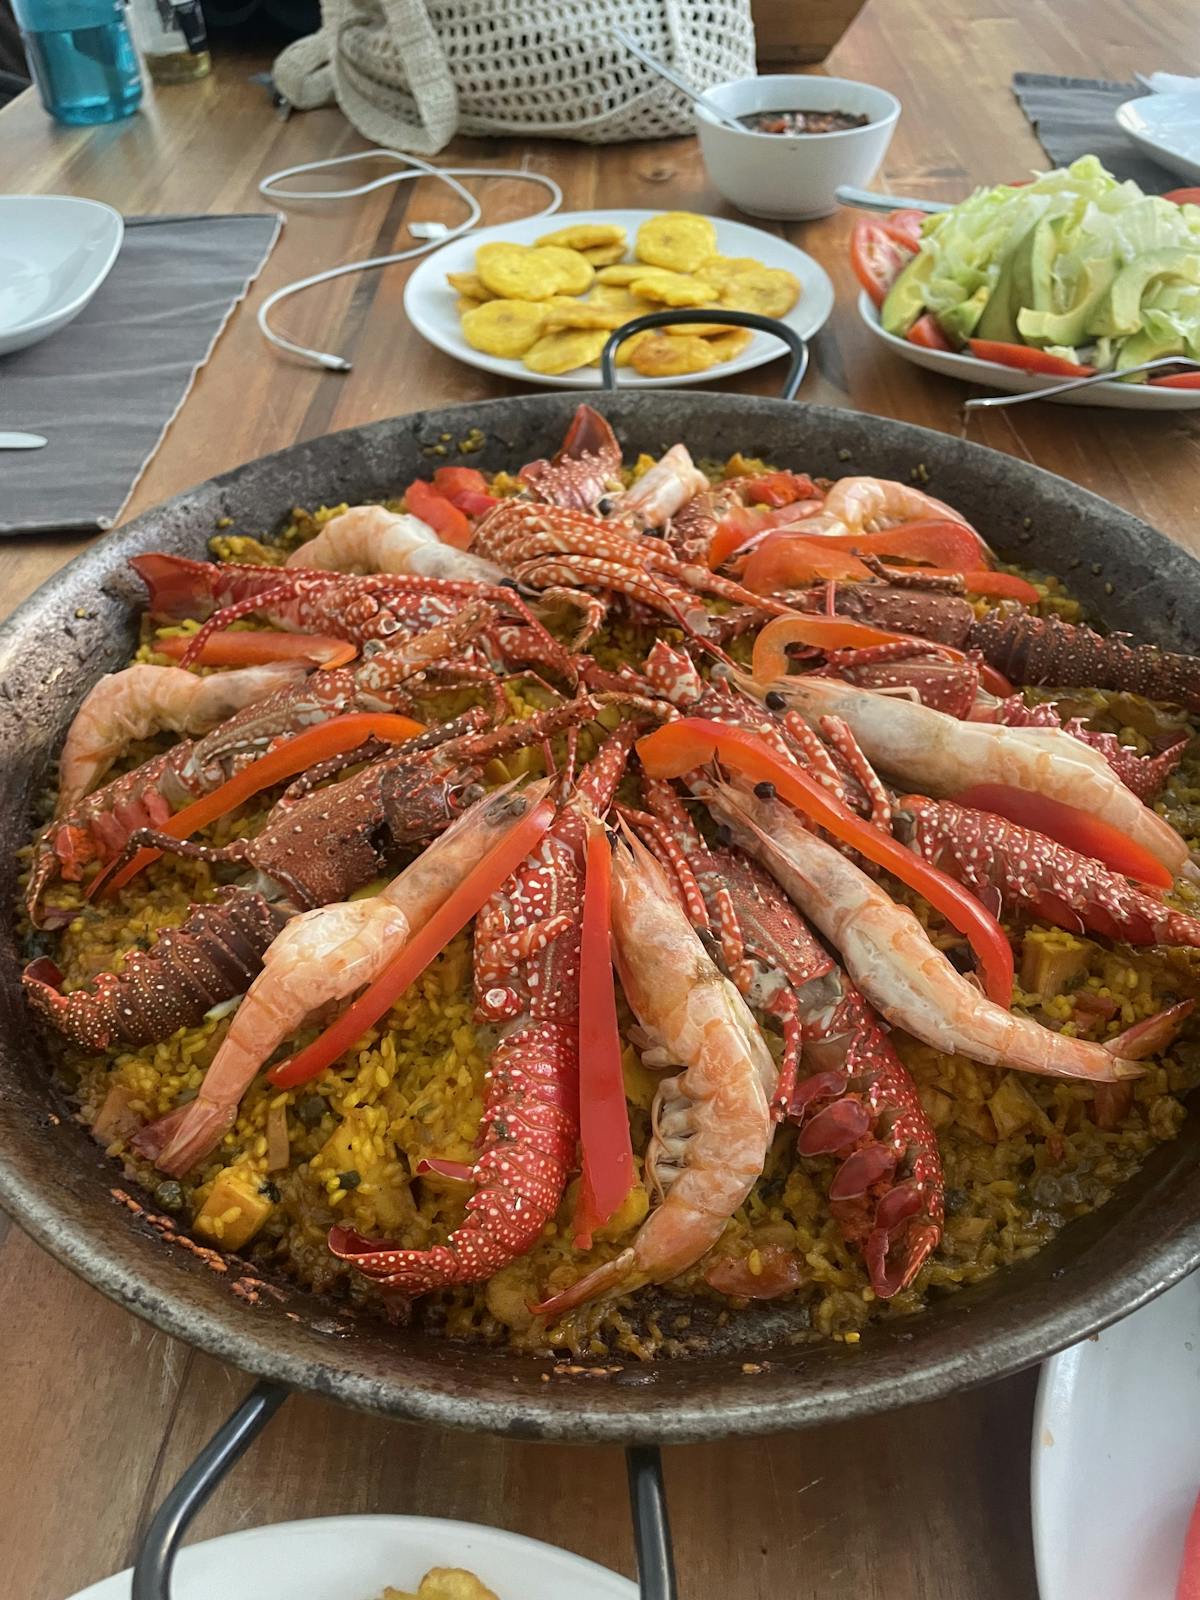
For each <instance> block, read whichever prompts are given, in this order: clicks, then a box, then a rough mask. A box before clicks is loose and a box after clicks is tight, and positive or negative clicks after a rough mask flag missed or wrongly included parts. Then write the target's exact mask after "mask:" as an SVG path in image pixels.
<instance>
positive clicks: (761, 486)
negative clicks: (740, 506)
mask: <svg viewBox="0 0 1200 1600" xmlns="http://www.w3.org/2000/svg"><path fill="white" fill-rule="evenodd" d="M741 487H742V493H743V494H744V495H745V496H746V499H747V500H748V501H749V502H750V504H751V505H760V506H790V505H795V503H796V501H797V500H811V499H813V497H814V496H815V495H816V493H817V486H816V484H815V483H814V482H813V481H812V479H811V478H810V477H809V475H808V473H807V472H763V473H760V474H759V476H758V477H757V478H746V479H745V480H744V481H743V483H742V486H741Z"/></svg>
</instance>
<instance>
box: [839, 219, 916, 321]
mask: <svg viewBox="0 0 1200 1600" xmlns="http://www.w3.org/2000/svg"><path fill="white" fill-rule="evenodd" d="M910 254H911V251H910V250H908V249H907V248H906V247H905V246H904V245H902V244H898V243H897V242H896V240H895V239H894V238H893V237H892V236H891V234H889V233H888V232H887V230H886V228H884V227H883V225H882V224H881V223H879V222H876V221H873V220H872V219H871V218H870V217H860V218H859V219H858V221H857V222H856V223H855V224H854V231H853V233H852V234H851V235H850V265H851V266H852V267H853V268H854V275H855V277H856V278H857V279H858V281H859V283H861V284H862V286H863V288H864V289H865V290H866V291H867V293H868V294H869V295H870V297H871V299H872V300H873V301H874V302H875V304H876V305H877V306H881V305H882V304H883V302H884V300H885V299H886V298H887V292H888V290H889V289H890V288H891V287H892V284H893V283H894V282H895V280H896V279H897V277H899V275H900V272H901V271H902V269H903V268H904V266H905V265H906V264H907V262H908V258H909V255H910Z"/></svg>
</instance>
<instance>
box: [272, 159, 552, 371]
mask: <svg viewBox="0 0 1200 1600" xmlns="http://www.w3.org/2000/svg"><path fill="white" fill-rule="evenodd" d="M380 159H382V160H384V161H395V162H397V163H399V164H400V165H402V166H403V167H405V168H406V169H407V170H405V171H403V172H387V173H384V175H383V177H381V178H373V179H372V180H371V182H370V183H363V184H360V185H359V186H358V188H356V189H279V188H277V187H276V186H277V185H278V184H280V183H283V182H284V180H285V179H287V178H295V177H298V176H299V175H300V174H301V173H303V172H318V171H320V170H322V169H323V168H325V167H342V166H346V165H347V164H348V163H349V162H352V161H375V160H380ZM413 178H436V179H438V181H439V182H441V183H444V184H445V185H446V187H447V188H448V189H451V190H453V192H454V193H455V194H456V195H457V196H458V198H459V199H460V200H461V201H462V202H463V204H464V205H465V206H466V207H467V213H468V214H467V217H466V220H465V221H464V222H459V223H456V224H455V225H454V226H453V227H447V226H443V225H442V224H440V223H433V222H431V223H421V222H413V223H410V224H409V232H410V233H411V234H413V236H414V237H418V238H422V237H423V242H422V243H421V244H417V245H414V246H413V247H412V249H411V250H400V251H397V252H396V254H394V255H388V256H373V257H372V258H371V259H370V260H369V261H347V262H344V263H343V264H342V265H341V266H340V267H329V268H327V269H326V270H325V271H324V272H314V273H313V275H312V276H311V277H309V278H298V279H297V280H296V282H295V283H287V284H284V286H283V288H282V289H276V290H275V292H274V293H273V294H269V295H268V296H267V298H266V299H265V300H264V301H263V303H262V305H261V306H259V308H258V327H259V332H260V333H261V334H262V336H263V338H264V339H266V340H267V342H268V343H269V344H273V345H274V346H275V347H276V349H278V350H286V351H287V352H288V353H289V354H290V355H294V356H300V357H302V358H303V359H304V360H305V361H314V362H316V364H317V365H318V366H320V367H327V368H328V369H329V371H330V372H349V371H350V363H349V362H348V361H347V360H346V359H345V357H344V356H336V355H332V354H331V353H330V352H329V351H327V350H310V349H308V347H307V346H306V345H302V344H294V343H293V342H292V340H291V339H285V338H284V336H283V334H281V333H276V331H275V329H274V328H272V327H271V325H270V322H269V321H268V318H269V317H270V314H271V312H272V311H273V310H274V308H275V307H276V306H277V305H279V304H280V302H281V301H284V300H287V299H290V298H291V296H292V295H294V294H300V293H301V291H302V290H304V289H313V288H315V287H316V286H317V284H319V283H329V282H330V280H331V279H333V278H341V277H345V275H346V274H347V273H350V272H371V271H373V270H374V269H375V268H376V267H390V266H392V265H394V264H395V263H396V262H398V261H411V260H412V259H413V257H414V256H422V255H425V254H426V253H427V252H428V251H430V250H436V249H437V248H438V246H439V245H442V244H445V243H446V241H447V240H449V239H457V238H458V237H459V236H460V235H461V234H464V233H469V232H470V230H471V229H472V228H474V227H475V225H476V223H477V222H478V221H479V219H480V217H481V216H482V214H483V213H482V208H481V207H480V204H479V202H478V200H476V198H475V196H474V195H473V194H471V192H470V190H468V189H466V188H464V187H463V185H462V184H461V183H459V182H458V181H457V180H458V179H459V178H517V179H520V180H522V181H524V182H527V183H540V184H541V186H542V188H543V189H548V190H549V191H550V203H549V205H547V206H544V207H543V208H542V210H541V211H535V212H533V213H531V217H549V216H552V215H553V214H554V212H556V211H557V210H558V208H559V207H560V206H561V205H562V201H563V193H562V190H561V189H560V188H559V186H558V184H557V183H555V181H554V179H553V178H547V177H546V176H545V174H544V173H541V172H521V171H518V170H517V169H516V168H515V167H435V166H434V165H433V164H432V163H431V162H428V161H422V160H421V158H420V156H410V155H405V154H404V153H403V152H401V151H399V150H385V149H382V148H376V149H372V150H356V151H354V152H353V154H351V155H348V156H330V157H328V158H327V159H326V160H324V161H305V162H302V163H301V165H300V166H298V167H284V168H283V169H282V171H280V172H272V173H271V175H270V176H269V177H266V178H264V179H263V180H262V182H261V183H260V184H259V186H258V192H259V194H261V195H263V196H265V198H266V199H268V200H279V201H283V202H286V201H288V200H353V199H356V198H357V197H358V196H359V195H364V194H371V193H372V191H373V190H375V189H383V188H386V187H387V185H388V184H391V183H405V182H407V181H408V180H409V179H413ZM523 220H530V219H523ZM435 230H436V231H435Z"/></svg>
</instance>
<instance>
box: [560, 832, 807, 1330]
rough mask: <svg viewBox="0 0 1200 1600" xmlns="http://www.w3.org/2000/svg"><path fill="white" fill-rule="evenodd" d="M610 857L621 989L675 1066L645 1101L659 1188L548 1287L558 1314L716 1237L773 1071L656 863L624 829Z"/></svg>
mask: <svg viewBox="0 0 1200 1600" xmlns="http://www.w3.org/2000/svg"><path fill="white" fill-rule="evenodd" d="M627 837H628V844H629V848H628V849H625V848H619V849H618V851H617V854H616V857H615V859H614V861H613V935H614V939H615V943H616V952H617V963H618V970H619V972H620V975H621V984H622V987H623V988H624V991H625V997H626V999H627V1000H628V1001H629V1004H630V1006H631V1007H632V1008H633V1011H634V1013H635V1014H636V1016H637V1018H638V1021H639V1022H640V1023H641V1025H642V1027H643V1028H644V1029H645V1030H646V1032H647V1033H649V1034H650V1035H651V1036H652V1039H653V1043H654V1047H655V1049H656V1050H661V1051H662V1052H663V1053H664V1054H665V1055H666V1057H667V1058H668V1059H670V1060H671V1061H677V1062H680V1063H681V1064H682V1066H683V1069H684V1070H683V1072H682V1073H680V1074H679V1076H677V1077H672V1078H667V1079H665V1080H664V1081H663V1082H662V1083H661V1084H660V1085H659V1089H658V1094H657V1096H656V1098H655V1102H654V1109H653V1119H654V1137H653V1139H652V1140H651V1143H650V1147H649V1149H648V1150H647V1153H646V1174H647V1178H648V1179H649V1182H650V1184H651V1186H652V1188H654V1189H656V1190H657V1191H658V1193H659V1194H661V1195H662V1196H663V1199H662V1203H661V1204H660V1205H659V1206H658V1207H657V1208H656V1209H655V1210H654V1211H653V1212H651V1214H650V1216H649V1217H648V1218H647V1220H646V1221H645V1222H644V1223H643V1224H642V1226H641V1228H640V1229H639V1230H638V1233H637V1236H636V1238H635V1239H634V1242H633V1244H632V1245H630V1246H629V1248H628V1249H626V1250H623V1251H622V1252H621V1254H620V1255H618V1256H616V1257H615V1258H614V1259H613V1260H612V1261H609V1262H606V1263H605V1264H604V1265H603V1266H601V1267H597V1268H596V1270H595V1271H594V1272H590V1273H588V1274H587V1276H586V1277H583V1278H581V1279H580V1280H579V1282H578V1283H574V1284H572V1285H571V1287H570V1288H569V1289H566V1290H564V1291H563V1292H562V1293H561V1294H558V1295H555V1296H554V1298H553V1299H552V1300H550V1301H547V1302H546V1304H545V1305H544V1306H542V1307H539V1312H540V1314H541V1315H543V1316H551V1317H553V1316H557V1315H559V1314H560V1313H561V1312H564V1311H569V1310H570V1309H571V1308H572V1307H574V1306H577V1305H581V1304H582V1303H583V1302H584V1301H586V1300H592V1299H595V1298H596V1296H597V1295H612V1294H625V1293H628V1292H629V1291H631V1290H633V1289H637V1288H640V1287H641V1285H642V1284H645V1283H665V1282H666V1281H667V1280H668V1279H670V1278H674V1277H677V1276H678V1274H679V1273H681V1272H683V1271H684V1270H685V1269H686V1268H687V1267H690V1266H691V1265H692V1263H693V1262H695V1261H698V1260H699V1259H700V1257H701V1256H702V1255H703V1254H704V1253H705V1251H706V1250H708V1249H710V1248H711V1247H712V1246H713V1245H714V1244H715V1243H716V1241H717V1240H718V1239H719V1238H720V1236H721V1233H722V1231H723V1229H724V1227H725V1223H726V1222H727V1221H728V1219H729V1218H730V1217H731V1216H732V1215H733V1213H734V1212H735V1211H736V1210H737V1208H738V1206H740V1205H741V1203H742V1201H743V1200H745V1198H746V1196H747V1195H748V1194H749V1193H750V1190H751V1189H752V1188H753V1187H754V1183H755V1180H756V1179H757V1178H758V1177H759V1176H760V1175H761V1173H762V1169H763V1163H764V1162H765V1160H766V1157H767V1151H768V1149H769V1148H770V1144H771V1136H772V1133H773V1129H774V1124H773V1123H772V1120H771V1109H770V1102H771V1095H772V1093H773V1092H774V1087H775V1080H776V1077H777V1075H778V1074H777V1070H776V1067H775V1063H774V1060H773V1059H772V1056H771V1053H770V1051H769V1050H768V1049H767V1046H766V1043H765V1041H764V1039H763V1036H762V1034H761V1033H760V1032H759V1028H758V1024H757V1023H756V1022H755V1020H754V1018H753V1016H752V1015H751V1013H750V1011H749V1009H748V1007H747V1005H746V1002H745V1001H744V1000H743V999H742V997H741V995H740V994H739V993H738V991H737V990H736V989H735V988H734V986H733V984H732V983H730V981H729V979H728V978H725V977H723V976H722V975H721V973H720V972H718V970H717V968H716V967H715V966H714V965H713V963H712V962H711V961H710V960H709V957H708V955H707V953H706V952H705V949H704V946H703V945H702V944H701V942H700V939H699V938H698V936H697V934H696V932H695V930H694V929H693V927H692V925H691V923H690V922H689V921H688V919H687V916H686V915H685V913H684V911H683V909H682V907H681V906H680V905H679V903H678V901H677V900H676V898H675V896H674V895H673V894H672V892H671V890H670V888H669V886H668V884H667V881H666V878H665V877H664V876H663V871H662V868H661V867H660V866H659V865H658V862H657V861H656V860H655V859H654V857H653V856H652V855H651V854H650V853H649V851H648V850H647V849H646V848H645V846H644V845H642V844H641V842H640V841H639V840H637V839H636V838H635V837H633V835H627Z"/></svg>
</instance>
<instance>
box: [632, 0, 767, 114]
mask: <svg viewBox="0 0 1200 1600" xmlns="http://www.w3.org/2000/svg"><path fill="white" fill-rule="evenodd" d="M609 32H610V33H611V34H612V36H613V38H614V39H618V40H620V42H621V43H622V44H623V45H624V46H625V48H626V50H628V51H629V54H630V55H631V56H636V57H637V58H638V60H639V61H640V62H641V63H642V65H643V66H646V67H649V68H650V69H651V71H652V72H657V73H658V75H659V77H660V78H665V79H666V81H667V82H668V83H669V84H670V85H671V86H672V88H675V89H678V90H679V92H680V94H685V95H687V97H688V99H689V100H691V101H693V102H694V103H695V104H696V105H698V106H702V107H703V108H704V110H705V111H707V112H708V114H709V116H710V117H715V118H716V120H717V121H718V122H719V123H720V124H721V126H722V127H723V128H732V129H733V131H734V133H745V132H747V129H746V127H745V125H744V124H743V123H740V122H738V120H737V119H736V118H735V117H731V116H729V115H728V114H727V113H726V112H724V111H722V110H721V108H720V106H719V105H718V104H717V103H716V101H715V100H710V99H709V97H708V96H707V95H706V94H701V92H700V90H699V89H693V88H692V86H691V84H690V83H689V82H688V81H687V79H686V78H681V77H680V76H679V74H678V73H677V72H676V71H675V68H674V67H669V66H668V65H667V64H666V62H665V61H660V60H659V59H658V57H657V56H652V55H651V54H650V52H649V50H646V49H644V48H643V46H642V45H640V44H639V43H638V42H637V40H636V39H635V38H634V37H633V35H632V34H631V33H630V32H629V29H628V28H623V27H622V26H621V25H620V23H619V22H614V23H613V24H612V27H611V28H610V29H609Z"/></svg>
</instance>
